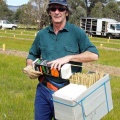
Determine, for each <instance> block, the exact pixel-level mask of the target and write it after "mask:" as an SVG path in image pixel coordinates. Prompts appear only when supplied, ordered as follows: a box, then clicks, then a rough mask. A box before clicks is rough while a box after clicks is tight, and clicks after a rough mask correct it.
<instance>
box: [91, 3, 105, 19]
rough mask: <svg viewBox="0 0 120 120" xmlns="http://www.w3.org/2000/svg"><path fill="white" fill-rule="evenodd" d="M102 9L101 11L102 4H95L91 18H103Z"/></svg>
mask: <svg viewBox="0 0 120 120" xmlns="http://www.w3.org/2000/svg"><path fill="white" fill-rule="evenodd" d="M102 9H103V5H102V3H101V2H97V3H96V4H95V7H94V8H93V9H92V10H91V16H92V17H97V18H102V16H103V13H102Z"/></svg>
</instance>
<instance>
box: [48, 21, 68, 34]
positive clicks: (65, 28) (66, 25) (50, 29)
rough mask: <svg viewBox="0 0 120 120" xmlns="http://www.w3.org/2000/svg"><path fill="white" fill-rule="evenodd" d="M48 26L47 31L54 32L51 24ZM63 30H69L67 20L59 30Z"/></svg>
mask: <svg viewBox="0 0 120 120" xmlns="http://www.w3.org/2000/svg"><path fill="white" fill-rule="evenodd" d="M48 28H49V32H54V31H53V25H52V24H51V25H50V26H49V27H48ZM64 30H65V31H69V23H68V22H66V24H65V27H64V28H63V29H62V30H61V31H64Z"/></svg>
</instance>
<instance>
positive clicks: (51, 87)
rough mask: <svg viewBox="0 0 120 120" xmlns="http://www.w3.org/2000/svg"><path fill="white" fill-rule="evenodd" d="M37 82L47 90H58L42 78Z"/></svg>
mask: <svg viewBox="0 0 120 120" xmlns="http://www.w3.org/2000/svg"><path fill="white" fill-rule="evenodd" d="M39 82H41V83H42V84H43V85H44V86H45V87H47V88H49V89H50V90H53V91H57V90H58V89H59V88H57V87H56V86H55V85H53V84H52V83H51V82H49V81H48V80H46V79H45V78H44V77H40V78H39Z"/></svg>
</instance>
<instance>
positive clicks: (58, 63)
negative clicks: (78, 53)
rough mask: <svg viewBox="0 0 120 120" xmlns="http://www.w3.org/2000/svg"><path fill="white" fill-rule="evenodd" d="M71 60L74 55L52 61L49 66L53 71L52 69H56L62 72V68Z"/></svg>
mask: <svg viewBox="0 0 120 120" xmlns="http://www.w3.org/2000/svg"><path fill="white" fill-rule="evenodd" d="M71 58H72V55H68V56H65V57H62V58H59V59H56V60H53V61H50V62H48V63H47V64H48V65H51V69H52V68H55V69H56V68H57V69H58V70H60V68H61V66H62V65H63V64H65V63H68V62H69V61H70V60H71Z"/></svg>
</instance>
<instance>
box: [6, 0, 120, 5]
mask: <svg viewBox="0 0 120 120" xmlns="http://www.w3.org/2000/svg"><path fill="white" fill-rule="evenodd" d="M28 1H29V0H6V3H7V4H8V5H13V6H19V5H23V4H26V3H28ZM116 1H120V0H116Z"/></svg>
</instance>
